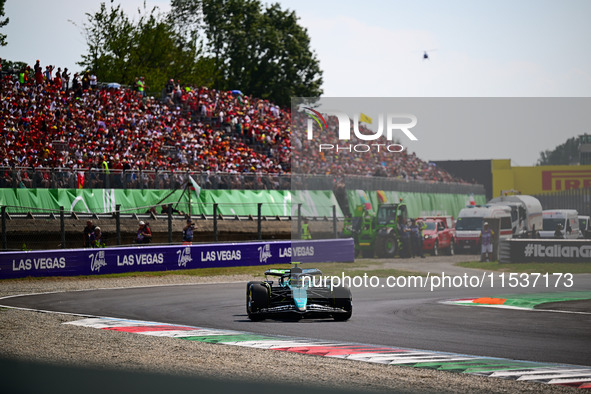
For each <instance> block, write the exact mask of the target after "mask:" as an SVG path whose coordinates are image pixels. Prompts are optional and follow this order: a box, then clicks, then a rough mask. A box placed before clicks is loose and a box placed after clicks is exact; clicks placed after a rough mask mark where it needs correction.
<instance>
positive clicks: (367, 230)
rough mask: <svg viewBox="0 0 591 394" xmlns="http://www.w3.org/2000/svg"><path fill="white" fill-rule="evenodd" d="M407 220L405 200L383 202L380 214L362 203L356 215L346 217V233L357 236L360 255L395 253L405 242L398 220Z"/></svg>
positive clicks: (345, 235)
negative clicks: (400, 232)
mask: <svg viewBox="0 0 591 394" xmlns="http://www.w3.org/2000/svg"><path fill="white" fill-rule="evenodd" d="M407 220H408V212H407V208H406V204H404V203H403V202H400V203H396V204H391V203H384V204H380V205H379V206H378V212H377V214H373V213H372V211H370V210H368V209H367V208H366V207H365V206H364V205H358V206H357V207H355V211H354V214H353V216H351V217H347V218H345V223H344V227H343V237H351V238H353V239H354V241H355V254H356V255H358V254H359V253H361V255H362V256H363V257H366V258H371V257H374V255H375V256H377V257H394V256H395V255H396V253H398V251H399V250H400V246H401V244H400V242H401V241H400V236H399V233H398V223H406V221H407Z"/></svg>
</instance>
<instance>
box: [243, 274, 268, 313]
mask: <svg viewBox="0 0 591 394" xmlns="http://www.w3.org/2000/svg"><path fill="white" fill-rule="evenodd" d="M268 306H269V289H268V287H267V286H265V284H264V283H262V282H248V284H247V285H246V313H247V314H248V318H249V319H250V320H252V321H260V320H263V319H265V315H264V314H262V313H260V311H261V309H263V308H267V307H268Z"/></svg>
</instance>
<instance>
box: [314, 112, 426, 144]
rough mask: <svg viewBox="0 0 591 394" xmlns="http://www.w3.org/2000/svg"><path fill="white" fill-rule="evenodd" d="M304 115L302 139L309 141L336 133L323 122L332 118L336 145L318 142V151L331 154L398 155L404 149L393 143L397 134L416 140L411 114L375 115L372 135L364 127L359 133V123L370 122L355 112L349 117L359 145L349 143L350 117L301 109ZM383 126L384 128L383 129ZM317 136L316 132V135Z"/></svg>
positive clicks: (367, 118)
mask: <svg viewBox="0 0 591 394" xmlns="http://www.w3.org/2000/svg"><path fill="white" fill-rule="evenodd" d="M303 108H304V110H305V111H304V113H305V114H306V115H307V117H308V119H307V125H306V126H307V127H306V131H307V135H306V138H307V139H308V140H309V141H311V140H314V137H315V135H316V136H318V135H321V134H322V133H329V134H334V133H335V131H336V130H334V128H332V129H331V128H329V127H328V123H327V121H326V119H325V116H326V117H329V116H334V117H336V118H337V121H338V131H337V132H336V135H337V137H338V143H337V144H331V143H326V142H322V143H319V144H318V151H319V152H323V151H333V152H336V153H340V152H349V153H353V152H357V153H363V152H370V151H371V152H387V153H400V152H403V151H404V150H405V149H406V148H405V147H404V146H403V145H401V144H399V143H397V142H394V135H395V133H397V132H400V131H401V132H402V133H403V134H404V135H405V136H406V137H407V138H408V139H409V140H411V141H418V138H417V137H416V136H415V135H414V134H413V133H412V132H411V131H410V129H412V128H413V127H414V126H416V124H417V117H416V116H415V115H412V114H394V113H388V114H386V115H384V114H381V113H380V114H378V129H377V131H375V132H374V133H373V134H370V133H367V131H371V130H369V129H368V128H363V131H364V132H363V133H362V132H361V131H360V130H359V129H360V127H359V123H366V124H372V122H373V119H372V118H370V117H369V116H367V115H365V114H363V113H361V112H360V113H356V114H354V115H353V127H352V129H353V133H354V135H355V137H356V139H357V140H359V141H362V142H360V143H355V144H352V143H350V140H351V118H350V117H349V115H348V114H346V113H345V112H342V111H333V110H330V111H323V112H324V113H325V114H324V115H323V114H321V113H320V112H318V111H316V110H315V109H312V108H310V107H303ZM384 123H385V126H384ZM314 129H317V130H319V133H320V134H315V132H314ZM317 133H318V132H317Z"/></svg>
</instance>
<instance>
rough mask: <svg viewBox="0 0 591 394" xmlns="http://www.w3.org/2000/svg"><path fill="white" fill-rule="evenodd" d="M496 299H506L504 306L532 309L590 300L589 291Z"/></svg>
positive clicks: (515, 295) (502, 296)
mask: <svg viewBox="0 0 591 394" xmlns="http://www.w3.org/2000/svg"><path fill="white" fill-rule="evenodd" d="M495 297H496V298H506V299H507V301H505V303H504V305H508V306H516V307H520V308H528V309H533V308H535V307H536V305H540V304H545V303H548V302H563V301H575V300H591V291H571V292H561V293H535V294H510V295H499V296H495Z"/></svg>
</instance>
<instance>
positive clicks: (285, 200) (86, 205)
mask: <svg viewBox="0 0 591 394" xmlns="http://www.w3.org/2000/svg"><path fill="white" fill-rule="evenodd" d="M189 193H190V194H189ZM177 202H179V206H178V207H177V209H179V210H181V211H188V204H189V203H190V204H191V213H192V214H193V215H200V214H205V215H213V204H214V203H217V204H218V212H219V213H220V214H222V215H227V216H234V215H239V216H247V215H253V216H256V214H257V205H258V203H262V204H263V205H262V211H261V214H262V215H263V216H289V215H292V214H293V215H297V207H298V204H300V203H301V204H302V210H301V213H302V215H303V216H309V217H323V216H326V217H332V216H333V206H336V210H337V216H338V217H341V218H342V217H343V213H342V211H341V209H340V208H339V205H338V202H337V200H336V198H335V196H334V194H333V192H332V191H322V190H310V191H295V192H292V191H289V190H201V191H200V192H199V194H197V193H196V192H195V191H188V192H184V191H183V190H176V191H174V192H173V193H172V194H171V191H170V190H155V189H151V190H137V189H0V206H3V205H5V206H9V207H10V208H9V210H8V212H9V213H10V212H28V211H31V212H35V211H39V210H52V211H55V210H59V208H60V207H64V210H65V211H73V212H84V213H109V212H114V211H115V206H116V205H117V204H119V205H121V211H122V212H124V213H145V212H146V210H148V209H149V208H150V207H152V206H155V205H157V204H160V205H162V204H169V203H172V204H173V206H175V205H176V203H177ZM157 212H158V213H160V208H157Z"/></svg>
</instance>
